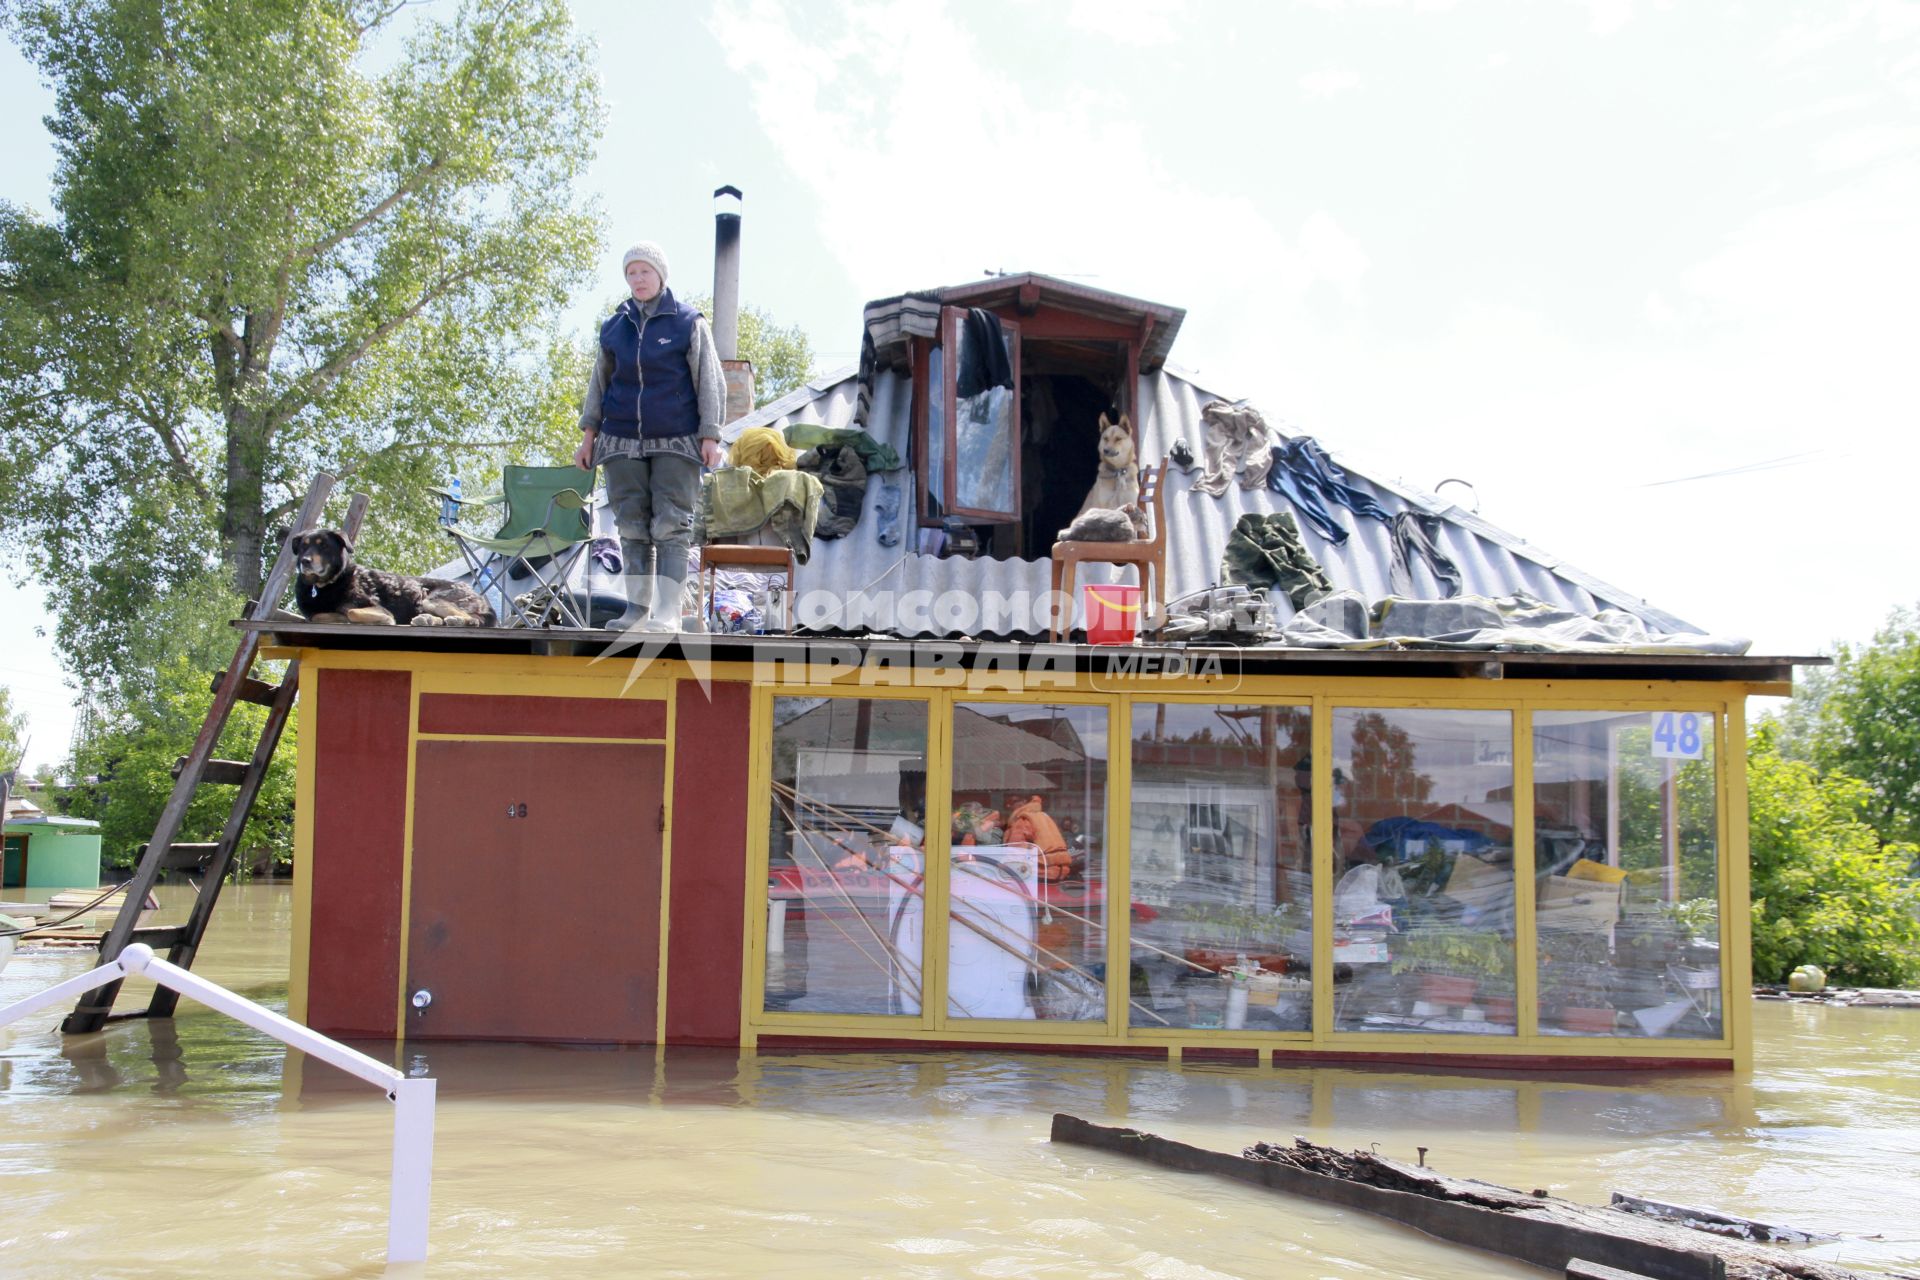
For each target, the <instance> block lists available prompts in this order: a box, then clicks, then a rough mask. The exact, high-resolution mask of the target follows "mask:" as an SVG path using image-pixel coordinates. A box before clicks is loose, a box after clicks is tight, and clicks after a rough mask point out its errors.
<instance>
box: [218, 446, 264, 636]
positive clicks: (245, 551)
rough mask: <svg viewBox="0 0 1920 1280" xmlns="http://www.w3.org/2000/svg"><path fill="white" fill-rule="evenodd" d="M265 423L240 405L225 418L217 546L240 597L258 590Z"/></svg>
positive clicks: (255, 593) (257, 592)
mask: <svg viewBox="0 0 1920 1280" xmlns="http://www.w3.org/2000/svg"><path fill="white" fill-rule="evenodd" d="M266 435H267V432H266V428H265V425H264V424H262V423H261V422H259V421H258V420H257V419H256V418H255V417H254V415H253V414H251V413H248V412H247V411H245V410H234V411H232V412H230V413H229V414H228V417H227V484H226V493H225V495H224V498H223V501H222V505H221V511H220V547H221V551H222V553H223V554H224V555H225V557H226V561H227V568H228V569H229V570H230V571H231V572H232V574H233V586H234V590H236V591H238V592H239V593H240V598H241V599H242V600H252V599H254V598H255V597H256V596H258V595H259V593H260V580H261V566H260V560H261V553H262V551H263V550H264V547H265V544H266V531H267V517H266V501H265V496H264V494H265V487H266V486H265V480H264V478H263V473H264V471H265V469H266V468H265V465H264V464H265V460H266V453H267V448H266V445H267V441H266Z"/></svg>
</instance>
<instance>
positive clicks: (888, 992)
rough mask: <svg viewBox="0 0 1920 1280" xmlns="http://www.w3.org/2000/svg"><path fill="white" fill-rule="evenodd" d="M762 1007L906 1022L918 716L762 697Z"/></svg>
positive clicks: (885, 703)
mask: <svg viewBox="0 0 1920 1280" xmlns="http://www.w3.org/2000/svg"><path fill="white" fill-rule="evenodd" d="M773 726H774V728H773V774H772V783H773V786H772V790H773V795H772V798H771V806H770V809H771V812H770V815H769V824H770V825H769V832H768V842H767V847H768V859H767V862H768V866H767V972H766V1008H768V1009H790V1010H796V1011H804V1012H810V1013H860V1014H902V1015H904V1014H918V1013H919V1012H920V1007H921V990H922V982H923V979H922V974H921V965H920V956H921V952H922V928H923V920H924V917H923V913H922V912H921V910H920V898H921V894H922V892H923V890H924V886H923V885H922V883H921V870H922V859H921V852H920V850H921V846H922V843H923V829H924V827H925V823H926V794H927V768H926V754H927V707H926V704H925V703H922V702H913V701H903V700H895V699H880V698H775V699H774V701H773Z"/></svg>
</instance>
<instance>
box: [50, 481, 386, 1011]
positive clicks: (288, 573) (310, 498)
mask: <svg viewBox="0 0 1920 1280" xmlns="http://www.w3.org/2000/svg"><path fill="white" fill-rule="evenodd" d="M333 484H334V478H333V477H332V476H331V475H328V474H327V473H326V472H324V471H323V472H321V473H320V474H318V475H316V476H315V477H314V478H313V483H312V484H311V485H309V486H308V487H307V497H306V501H304V502H302V503H301V504H300V514H299V516H298V517H297V518H296V520H295V523H294V526H293V528H294V531H295V532H299V531H300V530H303V529H309V528H311V527H313V525H314V524H315V523H316V522H317V521H318V520H319V519H320V513H321V512H322V511H323V510H324V509H325V507H326V505H327V497H328V495H329V494H331V493H332V492H333ZM366 513H367V498H366V495H365V494H360V493H356V494H354V495H353V497H352V499H351V500H350V502H349V503H348V506H347V521H346V524H345V526H344V529H345V531H346V534H347V537H348V539H349V540H351V539H353V538H355V537H357V536H358V535H359V532H360V524H361V521H362V520H363V519H365V517H366ZM292 544H293V539H292V538H291V537H288V538H287V539H285V540H284V541H283V542H282V543H281V544H280V554H279V555H277V556H275V557H274V561H273V570H272V572H271V573H269V574H268V575H267V581H266V585H265V586H264V587H263V588H262V589H261V591H260V599H259V600H258V601H256V602H254V603H253V605H252V608H251V611H250V612H249V613H248V615H247V616H248V618H249V619H250V620H252V621H255V622H267V621H271V620H272V619H273V618H274V616H275V615H276V614H277V613H278V612H279V609H278V608H277V606H278V604H279V602H280V597H281V596H282V595H284V594H286V590H287V584H288V581H289V580H290V579H291V578H292V577H293V569H294V557H293V545H292ZM260 636H261V632H259V631H257V630H248V631H244V632H242V633H241V636H240V643H239V645H238V646H237V647H236V648H235V649H234V651H233V661H232V662H230V663H228V664H227V670H226V673H225V674H224V675H221V676H217V677H215V684H214V690H213V702H212V704H211V705H210V706H208V708H207V718H206V721H205V723H203V724H202V725H201V726H200V736H199V737H197V738H195V739H194V740H193V749H192V750H191V751H189V752H188V753H187V754H186V755H184V756H181V757H180V759H179V761H178V762H177V763H176V764H175V765H174V767H173V778H174V781H173V794H172V795H171V796H169V797H168V798H167V804H166V807H165V808H164V809H162V810H161V811H160V819H159V821H158V822H156V823H155V824H154V828H153V838H152V839H151V840H149V841H148V842H147V843H146V844H144V845H142V846H141V847H140V864H139V866H138V867H137V868H136V869H135V871H134V873H133V879H132V880H130V881H128V882H127V896H126V901H125V903H123V904H122V906H121V908H120V914H119V915H117V916H115V917H114V921H113V927H112V928H110V929H108V930H107V933H106V936H105V937H103V938H101V939H100V960H101V963H103V964H104V963H106V962H107V961H109V960H113V959H115V958H117V957H118V956H119V954H120V953H121V952H122V951H124V950H126V948H127V946H128V945H129V944H131V943H135V942H144V943H146V944H147V945H148V946H150V947H152V948H153V949H154V951H156V952H158V953H160V954H162V955H164V956H165V957H166V958H167V959H168V960H171V961H172V962H173V963H174V964H177V965H179V966H180V967H181V968H183V969H188V968H192V967H193V957H194V953H195V952H197V951H198V950H199V949H200V939H201V938H202V937H204V936H205V935H206V932H207V923H208V921H209V920H211V919H212V918H213V908H214V905H215V904H216V903H218V902H219V900H220V887H221V885H222V884H223V883H224V882H225V880H226V876H227V872H228V871H229V870H231V869H232V867H233V857H234V853H235V852H236V850H237V849H238V848H239V844H240V834H241V832H243V831H245V830H246V826H247V819H248V818H249V817H250V816H252V813H253V802H254V800H255V799H256V798H257V797H258V796H259V795H260V787H261V785H262V784H263V783H265V782H266V780H267V766H268V765H270V764H271V763H273V753H274V751H275V749H276V748H278V747H279V745H280V734H281V732H282V731H283V730H284V729H285V728H286V726H287V717H288V716H289V715H290V714H291V713H292V711H293V700H294V697H295V696H296V695H297V694H298V693H299V690H300V680H299V677H300V663H299V660H298V659H295V660H294V661H292V662H289V663H288V664H287V670H286V673H285V674H284V675H283V676H282V677H281V678H280V683H279V684H277V685H272V684H268V683H266V682H265V681H262V680H258V679H255V678H254V676H253V663H254V659H255V657H256V656H257V655H258V654H259V651H260ZM239 702H251V703H254V704H256V705H258V706H263V707H265V708H267V720H266V723H265V724H264V725H263V726H261V729H260V739H259V741H258V742H256V743H255V744H254V748H253V756H252V758H251V759H249V760H216V759H214V758H213V750H214V747H215V745H216V744H218V742H219V741H220V735H221V733H223V732H224V731H225V730H226V727H227V719H228V717H229V716H230V715H231V714H232V713H233V708H234V704H236V703H239ZM202 786H233V787H237V788H238V789H237V790H236V791H235V792H234V796H233V808H232V809H231V810H230V811H229V812H228V814H227V825H226V826H225V827H224V828H223V829H222V830H221V833H220V838H219V839H218V840H217V841H215V842H213V843H211V844H179V843H176V842H175V841H174V837H175V836H177V835H179V834H180V824H181V822H182V821H183V820H184V819H185V818H186V816H187V806H188V805H190V804H192V803H193V798H194V793H195V792H197V791H198V790H199V789H200V788H201V787H202ZM196 869H197V870H199V871H201V872H202V873H203V874H204V876H205V879H204V880H203V882H202V884H201V886H200V894H199V897H197V898H196V899H195V900H194V903H193V910H192V911H191V912H190V913H189V914H188V916H187V922H186V923H185V924H171V925H160V926H157V927H152V928H144V929H143V928H140V927H138V923H139V919H140V912H141V908H142V907H143V906H145V904H146V901H147V894H148V893H149V892H150V891H151V890H152V889H153V886H154V882H155V881H156V880H158V879H159V878H160V873H161V872H162V871H181V870H196ZM119 993H120V984H119V983H118V982H111V983H108V984H107V985H105V986H102V987H98V988H96V989H95V990H93V991H90V992H88V993H87V994H86V995H85V996H82V997H81V999H80V1002H79V1004H77V1005H75V1006H74V1010H73V1012H72V1013H70V1014H68V1015H67V1018H66V1021H64V1022H62V1023H61V1024H60V1029H61V1030H62V1031H64V1032H66V1033H67V1034H68V1035H81V1034H84V1033H86V1032H89V1031H98V1030H99V1029H100V1028H101V1027H102V1026H104V1025H106V1023H107V1021H108V1020H109V1019H110V1018H112V1019H118V1018H143V1017H144V1018H170V1017H172V1016H173V1010H174V1006H175V1005H176V1004H177V1003H178V1001H179V996H178V995H177V994H176V993H175V992H174V991H173V990H172V989H170V988H168V987H164V986H160V987H156V988H155V989H154V993H153V999H152V1001H151V1002H150V1003H149V1004H148V1005H147V1007H146V1008H145V1009H140V1010H133V1011H130V1012H125V1013H114V1012H113V1002H114V999H115V997H117V996H118V995H119Z"/></svg>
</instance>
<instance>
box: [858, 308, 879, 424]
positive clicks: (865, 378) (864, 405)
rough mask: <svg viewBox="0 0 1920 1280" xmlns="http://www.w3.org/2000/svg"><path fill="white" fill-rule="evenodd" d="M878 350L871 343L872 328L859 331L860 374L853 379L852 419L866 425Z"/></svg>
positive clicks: (871, 406)
mask: <svg viewBox="0 0 1920 1280" xmlns="http://www.w3.org/2000/svg"><path fill="white" fill-rule="evenodd" d="M879 367H880V352H879V350H878V349H877V348H875V347H874V345H873V330H871V329H862V330H861V331H860V376H859V377H858V378H856V379H855V380H854V384H853V385H854V397H853V421H854V423H855V425H857V426H862V427H864V426H866V425H867V423H868V422H869V421H870V420H871V419H872V415H873V378H874V374H875V373H877V372H878V371H879Z"/></svg>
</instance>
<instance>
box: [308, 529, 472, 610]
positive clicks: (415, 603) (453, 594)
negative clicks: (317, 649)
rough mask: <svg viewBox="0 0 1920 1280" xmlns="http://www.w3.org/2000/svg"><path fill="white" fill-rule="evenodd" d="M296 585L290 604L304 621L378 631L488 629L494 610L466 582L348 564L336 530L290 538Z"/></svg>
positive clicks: (348, 549) (343, 538)
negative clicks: (365, 625) (363, 626)
mask: <svg viewBox="0 0 1920 1280" xmlns="http://www.w3.org/2000/svg"><path fill="white" fill-rule="evenodd" d="M293 555H294V564H295V565H296V566H297V568H298V571H299V575H300V580H299V581H298V582H297V583H295V584H294V588H293V601H294V604H295V605H296V606H298V607H299V610H300V613H301V615H302V616H303V617H305V618H306V619H307V620H308V621H309V622H365V623H373V624H375V625H378V626H388V627H390V626H394V625H395V624H398V625H400V626H415V627H490V626H492V625H493V608H492V606H490V605H489V604H488V603H487V601H486V597H484V596H482V595H481V594H480V593H479V592H477V591H475V590H473V589H472V588H471V587H469V586H467V585H466V584H465V583H460V582H450V581H448V580H447V579H445V578H409V577H407V576H406V575H405V574H401V573H388V572H386V571H385V570H383V569H369V568H367V567H366V566H365V565H359V564H355V563H354V562H353V543H351V542H349V541H348V540H347V535H346V534H344V533H342V532H340V530H338V529H308V530H306V531H305V532H304V533H297V534H295V535H294V536H293Z"/></svg>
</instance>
